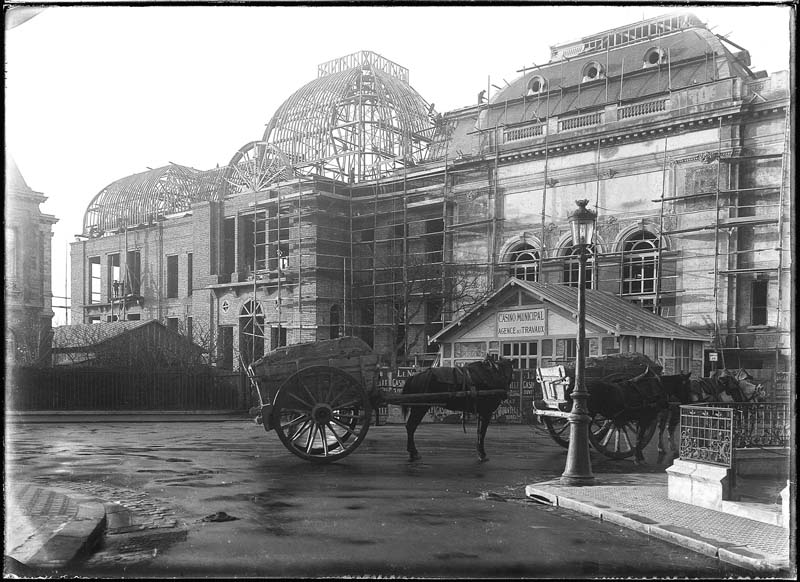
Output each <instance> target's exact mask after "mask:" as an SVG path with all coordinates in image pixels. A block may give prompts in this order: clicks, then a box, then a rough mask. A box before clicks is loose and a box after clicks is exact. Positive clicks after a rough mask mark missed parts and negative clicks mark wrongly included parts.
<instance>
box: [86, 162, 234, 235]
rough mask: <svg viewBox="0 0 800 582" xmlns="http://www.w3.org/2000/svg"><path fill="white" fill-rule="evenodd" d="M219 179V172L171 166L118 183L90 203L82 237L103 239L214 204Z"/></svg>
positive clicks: (133, 176)
mask: <svg viewBox="0 0 800 582" xmlns="http://www.w3.org/2000/svg"><path fill="white" fill-rule="evenodd" d="M218 178H219V170H211V171H207V172H203V171H200V170H196V169H194V168H189V167H187V166H181V165H179V164H170V165H168V166H163V167H161V168H156V169H150V170H148V171H147V172H140V173H138V174H134V175H132V176H127V177H125V178H122V179H120V180H117V181H116V182H113V183H111V184H109V185H108V186H106V187H105V188H103V189H102V190H101V191H100V192H99V193H98V194H97V195H96V196H95V197H94V198H93V199H92V201H91V202H90V203H89V206H88V207H87V209H86V212H85V214H84V216H83V234H84V235H85V236H89V237H96V236H102V235H103V234H104V233H106V232H112V231H115V230H117V229H120V228H123V227H128V228H130V227H134V226H137V225H140V224H147V223H150V222H153V221H155V220H158V219H159V218H160V217H163V216H165V215H168V214H173V213H176V212H183V211H188V210H189V209H190V208H191V205H192V204H194V203H196V202H203V201H209V200H217V199H218V195H217V190H218V187H217V182H218Z"/></svg>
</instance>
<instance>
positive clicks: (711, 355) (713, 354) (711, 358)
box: [708, 352, 717, 362]
mask: <svg viewBox="0 0 800 582" xmlns="http://www.w3.org/2000/svg"><path fill="white" fill-rule="evenodd" d="M708 361H709V362H716V361H717V352H708Z"/></svg>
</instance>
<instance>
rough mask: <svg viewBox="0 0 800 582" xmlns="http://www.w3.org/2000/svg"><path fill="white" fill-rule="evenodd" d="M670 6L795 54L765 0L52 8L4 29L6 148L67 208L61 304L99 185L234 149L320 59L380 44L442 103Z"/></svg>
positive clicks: (59, 212)
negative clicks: (732, 0) (73, 246)
mask: <svg viewBox="0 0 800 582" xmlns="http://www.w3.org/2000/svg"><path fill="white" fill-rule="evenodd" d="M684 6H685V4H684ZM675 11H689V12H692V13H694V14H695V15H696V16H698V17H699V18H700V19H701V20H702V21H704V22H706V23H707V24H708V25H709V26H711V27H713V31H714V32H715V33H718V34H722V35H727V37H728V38H729V39H730V40H732V41H733V42H735V43H736V44H738V45H741V46H742V47H744V48H746V49H748V50H749V51H750V54H751V58H752V67H751V68H752V69H753V70H761V69H764V70H766V71H767V72H770V73H771V72H774V71H780V70H787V69H789V67H790V63H789V60H790V53H791V50H790V49H791V45H790V42H791V41H790V32H789V31H790V26H791V11H790V9H789V8H786V7H782V6H775V5H768V4H761V5H753V4H747V5H744V4H743V5H740V6H724V7H721V6H708V5H704V6H700V5H698V6H691V5H690V6H689V7H688V8H676V7H674V6H672V7H671V6H667V5H660V6H641V5H639V6H627V7H626V6H623V5H607V6H591V7H589V6H580V7H576V6H568V5H561V6H499V7H490V6H469V5H458V6H437V7H431V6H429V7H409V6H402V7H391V6H358V7H355V6H343V7H311V6H298V7H279V6H259V7H253V6H192V7H189V6H171V7H164V6H149V7H121V6H66V7H50V8H47V9H45V10H44V11H43V12H41V13H39V14H37V15H36V16H34V17H33V18H31V19H29V20H27V21H25V22H23V23H22V24H19V25H18V26H15V27H14V28H11V29H10V30H7V31H6V35H5V57H6V62H5V66H6V79H5V81H6V84H5V128H6V151H7V153H9V154H11V156H13V158H14V160H15V161H16V163H17V165H18V167H19V169H20V171H21V172H22V175H23V177H24V178H25V180H26V181H27V183H28V185H29V186H30V187H31V188H32V189H34V190H35V191H37V192H42V193H43V194H44V195H45V196H47V197H48V200H47V201H46V202H45V203H44V204H43V205H42V207H41V209H42V211H43V212H45V213H47V214H53V215H55V216H56V217H57V218H58V219H59V221H58V223H57V224H56V225H55V226H54V227H53V232H54V234H53V241H52V252H53V294H54V296H55V298H54V305H55V306H58V305H65V301H64V299H63V297H65V296H68V295H69V289H68V287H67V278H68V268H69V267H68V264H67V263H68V260H67V253H68V246H69V243H70V242H73V241H74V240H75V235H76V234H79V233H80V232H81V229H82V224H83V215H84V212H85V210H86V207H87V206H88V204H89V202H90V201H91V200H92V198H93V197H94V196H95V195H97V194H98V193H99V192H100V191H101V190H102V189H103V188H104V187H106V186H107V185H109V184H110V183H112V182H114V181H116V180H118V179H120V178H123V177H125V176H129V175H131V174H135V173H138V172H143V171H146V170H147V169H148V168H157V167H160V166H164V165H166V164H168V163H170V162H172V163H177V164H182V165H186V166H191V167H194V168H198V169H202V170H204V169H210V168H213V167H215V166H216V165H217V164H220V165H224V164H227V163H228V162H229V161H230V159H231V157H232V156H233V154H234V153H235V152H236V151H237V150H238V149H239V148H240V147H241V146H243V145H244V144H246V143H247V142H249V141H252V140H256V139H261V137H262V136H263V132H264V126H265V125H266V124H267V123H268V122H269V120H270V118H271V117H272V115H273V113H274V112H275V110H276V109H277V108H278V107H279V106H280V105H281V103H283V102H284V101H285V100H286V99H287V98H289V96H291V94H292V93H294V92H295V91H296V90H297V89H299V88H300V87H302V86H303V85H305V84H306V83H308V82H310V81H312V80H314V79H315V78H316V75H317V65H318V64H320V63H323V62H325V61H328V60H331V59H335V58H337V57H341V56H344V55H347V54H350V53H353V52H356V51H361V50H370V51H374V52H377V53H379V54H381V55H382V56H384V57H386V58H388V59H391V60H393V61H395V62H396V63H398V64H400V65H402V66H404V67H406V68H407V69H409V71H410V83H411V85H412V86H413V87H414V88H415V89H416V90H417V92H418V93H420V95H422V97H423V98H424V99H425V100H426V101H427V102H428V103H434V104H435V106H436V110H437V111H440V112H446V111H449V110H452V109H457V108H460V107H464V106H467V105H472V104H474V103H476V101H477V95H478V93H479V92H480V91H481V90H482V89H486V88H487V86H490V85H491V84H495V85H498V86H503V85H504V84H505V83H504V80H505V81H511V80H512V79H514V78H516V77H518V76H519V75H520V74H521V73H520V72H518V71H520V70H521V69H522V67H530V66H531V65H532V64H534V63H535V64H539V65H541V64H543V63H545V62H547V61H548V60H549V56H550V46H552V45H554V44H560V43H563V42H568V41H572V40H577V39H579V38H580V37H582V36H586V35H589V34H593V33H596V32H601V31H604V30H608V29H611V28H615V27H617V26H623V25H626V24H630V23H634V22H637V21H639V20H642V19H643V18H651V17H654V16H659V15H662V14H667V13H671V12H675ZM8 22H9V20H8V17H7V23H8ZM490 91H491V92H492V93H493V92H494V91H495V89H494V88H491V90H490ZM55 312H56V316H55V318H54V320H53V324H54V325H62V324H64V323H66V320H65V312H66V310H65V309H60V308H57V307H56V309H55Z"/></svg>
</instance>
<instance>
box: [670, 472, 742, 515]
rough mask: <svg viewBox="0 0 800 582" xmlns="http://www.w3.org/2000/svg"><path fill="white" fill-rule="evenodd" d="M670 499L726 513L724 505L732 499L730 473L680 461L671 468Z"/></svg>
mask: <svg viewBox="0 0 800 582" xmlns="http://www.w3.org/2000/svg"><path fill="white" fill-rule="evenodd" d="M667 491H668V496H669V498H670V499H672V500H674V501H680V502H682V503H690V504H692V505H697V506H700V507H706V508H708V509H714V510H716V511H722V501H723V500H726V499H730V496H731V484H730V469H728V468H727V467H718V466H715V465H707V464H704V463H695V462H693V461H684V460H682V459H676V460H675V462H674V463H673V464H672V466H670V467H667Z"/></svg>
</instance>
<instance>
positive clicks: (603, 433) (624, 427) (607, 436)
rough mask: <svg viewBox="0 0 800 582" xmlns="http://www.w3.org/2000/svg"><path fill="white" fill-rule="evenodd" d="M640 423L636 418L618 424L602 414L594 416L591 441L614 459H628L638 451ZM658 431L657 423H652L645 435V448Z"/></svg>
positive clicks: (590, 429)
mask: <svg viewBox="0 0 800 582" xmlns="http://www.w3.org/2000/svg"><path fill="white" fill-rule="evenodd" d="M638 430H639V423H638V422H636V421H635V420H633V421H630V422H628V423H625V424H617V423H615V422H614V421H613V420H611V419H609V418H606V417H604V416H603V415H601V414H595V415H594V416H593V417H592V423H591V424H590V425H589V441H590V442H591V443H592V446H593V447H594V448H595V449H597V450H598V451H600V452H601V453H603V454H604V455H605V456H606V457H610V458H612V459H627V458H628V457H631V456H633V454H634V453H635V452H636V434H637V432H638ZM655 432H656V423H651V424H650V426H649V427H648V429H647V432H646V433H645V435H644V439H643V442H642V447H641V448H642V449H644V448H645V447H646V446H647V444H648V443H649V442H650V440H651V439H652V438H653V435H654V434H655Z"/></svg>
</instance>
